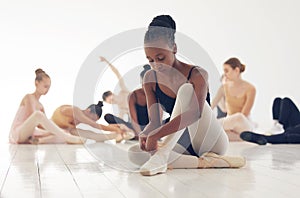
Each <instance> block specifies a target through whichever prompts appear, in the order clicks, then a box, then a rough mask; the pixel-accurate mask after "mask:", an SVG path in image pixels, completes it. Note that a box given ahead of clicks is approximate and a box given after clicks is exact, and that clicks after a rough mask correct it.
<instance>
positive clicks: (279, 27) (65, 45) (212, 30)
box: [0, 0, 300, 141]
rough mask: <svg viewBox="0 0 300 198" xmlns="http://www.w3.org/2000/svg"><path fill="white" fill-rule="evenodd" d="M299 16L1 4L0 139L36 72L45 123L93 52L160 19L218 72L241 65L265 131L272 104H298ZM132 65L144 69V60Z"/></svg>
mask: <svg viewBox="0 0 300 198" xmlns="http://www.w3.org/2000/svg"><path fill="white" fill-rule="evenodd" d="M299 10H300V3H299V1H297V0H286V1H283V0H252V1H249V0H248V1H242V0H226V1H217V0H211V1H205V0H194V1H192V0H191V1H182V0H169V1H161V0H152V1H148V2H146V1H140V0H127V1H114V0H111V1H96V0H82V1H79V0H64V1H58V0H51V1H50V0H46V1H38V0H36V1H35V0H27V1H21V0H18V1H16V0H9V1H4V0H1V1H0V24H1V30H0V54H1V58H0V65H1V70H2V71H1V72H0V75H1V76H0V79H1V83H0V86H1V92H2V94H1V106H0V108H1V110H0V113H1V116H0V118H1V126H0V129H1V135H0V137H1V139H2V140H3V141H7V135H8V132H9V128H10V125H11V122H12V120H13V117H14V115H15V113H16V110H17V108H18V105H19V103H20V100H21V99H22V97H23V96H24V95H25V94H26V93H31V92H33V91H34V77H35V75H34V70H35V69H36V68H38V67H41V68H43V69H44V70H45V71H46V72H47V73H48V74H49V75H50V76H51V78H52V87H51V89H50V92H49V93H48V94H47V96H44V97H42V98H41V102H42V103H43V104H44V106H45V109H46V113H47V115H48V116H49V117H50V116H51V114H52V112H53V110H54V108H56V107H57V106H59V105H61V104H72V102H73V98H72V97H73V88H74V83H75V80H76V76H77V72H78V70H79V69H80V66H81V64H82V63H83V61H84V60H85V58H86V57H87V56H88V54H89V53H90V52H91V51H92V50H93V49H95V48H96V47H97V46H98V45H99V44H100V43H101V42H103V41H104V40H105V39H107V38H109V37H111V36H113V35H115V34H117V33H120V32H123V31H126V30H130V29H134V28H142V27H146V26H147V25H148V24H149V22H150V21H151V19H152V18H153V17H154V16H156V15H158V14H170V15H171V16H172V17H173V18H174V19H175V20H176V22H177V29H178V31H180V32H182V33H184V34H186V35H188V36H189V37H191V38H193V39H194V40H195V41H197V42H198V43H199V44H200V45H201V46H202V47H203V48H204V49H205V50H207V52H208V53H209V55H210V57H211V58H212V60H213V61H214V63H215V65H216V66H217V69H218V70H219V71H220V72H222V64H223V62H224V61H226V60H227V59H228V58H229V57H232V56H235V57H238V58H239V59H240V60H241V61H242V62H243V63H244V64H246V71H245V73H244V74H243V78H244V79H246V80H248V81H250V82H251V83H253V84H254V85H255V86H256V88H257V98H256V101H255V105H254V108H253V111H252V117H253V118H254V120H255V121H257V122H258V123H259V125H260V127H261V128H267V127H268V126H269V125H270V123H271V102H272V100H273V98H274V97H275V96H289V97H292V99H294V100H295V101H296V103H297V104H298V103H300V92H299V90H300V89H299V88H300V85H299V83H298V79H299V77H298V76H299V69H298V67H299V65H300V64H299V63H300V56H299V52H300V37H299V35H300V25H299V24H300V23H299V21H300V14H299ZM178 48H179V51H180V46H178ZM136 59H137V60H139V61H136V62H137V63H142V62H143V61H144V62H145V63H147V60H146V59H145V58H144V56H143V54H142V53H141V56H139V57H136ZM127 61H128V62H127ZM131 61H132V60H122V61H121V60H119V61H116V62H115V63H114V64H115V65H116V66H117V67H118V68H119V69H120V72H121V73H124V72H126V67H122V66H123V65H132V63H133V62H134V61H133V62H131ZM134 63H135V62H134ZM99 66H101V64H99ZM102 66H103V65H102ZM108 75H111V77H110V78H109V79H110V80H111V81H112V83H111V82H108V83H105V84H103V85H102V84H101V85H99V86H98V87H99V91H98V92H97V93H99V97H100V96H101V93H102V92H103V91H106V90H109V89H112V88H113V87H114V84H113V82H114V81H115V80H116V78H115V77H114V76H113V75H112V74H111V73H109V72H108ZM95 97H96V98H97V94H96V95H95ZM96 101H97V99H95V102H96ZM86 105H88V104H86ZM83 108H84V107H83Z"/></svg>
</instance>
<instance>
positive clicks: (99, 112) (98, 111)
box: [88, 101, 103, 118]
mask: <svg viewBox="0 0 300 198" xmlns="http://www.w3.org/2000/svg"><path fill="white" fill-rule="evenodd" d="M102 106H103V102H102V101H99V102H98V104H96V105H95V104H91V105H90V106H89V107H88V109H90V111H91V113H94V114H97V116H98V117H99V118H100V117H101V115H102Z"/></svg>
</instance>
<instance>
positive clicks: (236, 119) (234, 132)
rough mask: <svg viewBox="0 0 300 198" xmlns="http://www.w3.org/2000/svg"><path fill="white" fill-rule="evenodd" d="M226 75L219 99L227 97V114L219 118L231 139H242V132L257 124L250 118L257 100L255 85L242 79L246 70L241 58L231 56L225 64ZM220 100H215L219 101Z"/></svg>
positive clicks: (251, 128)
mask: <svg viewBox="0 0 300 198" xmlns="http://www.w3.org/2000/svg"><path fill="white" fill-rule="evenodd" d="M223 69H224V75H225V77H226V78H227V80H226V82H225V83H224V84H223V86H222V89H220V90H219V91H220V92H219V93H218V94H219V97H218V99H221V98H222V97H225V105H226V109H227V116H226V117H225V118H221V119H219V121H220V122H221V123H222V124H223V128H224V130H225V131H226V133H227V135H228V137H229V140H230V141H241V139H240V133H241V132H243V131H249V130H253V129H254V126H255V124H254V123H253V122H252V121H251V119H250V112H251V109H252V106H253V104H254V100H255V94H256V90H255V87H254V86H253V85H252V84H250V83H249V82H247V81H245V80H243V79H242V77H241V74H242V73H243V72H244V71H245V65H243V64H242V63H241V62H240V60H239V59H237V58H230V59H228V60H227V61H226V62H225V63H224V65H223ZM218 102H219V101H218V100H216V101H214V104H215V103H218Z"/></svg>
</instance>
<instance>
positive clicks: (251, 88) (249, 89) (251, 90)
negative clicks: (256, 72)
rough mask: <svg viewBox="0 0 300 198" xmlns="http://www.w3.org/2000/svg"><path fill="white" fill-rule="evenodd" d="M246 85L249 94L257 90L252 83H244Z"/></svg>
mask: <svg viewBox="0 0 300 198" xmlns="http://www.w3.org/2000/svg"><path fill="white" fill-rule="evenodd" d="M244 83H245V87H246V88H247V90H248V92H255V91H256V88H255V86H254V85H253V84H251V83H250V82H247V81H244Z"/></svg>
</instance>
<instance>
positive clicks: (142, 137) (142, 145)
mask: <svg viewBox="0 0 300 198" xmlns="http://www.w3.org/2000/svg"><path fill="white" fill-rule="evenodd" d="M146 141H147V135H145V134H143V133H140V134H139V143H140V148H141V149H142V150H143V151H146Z"/></svg>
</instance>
